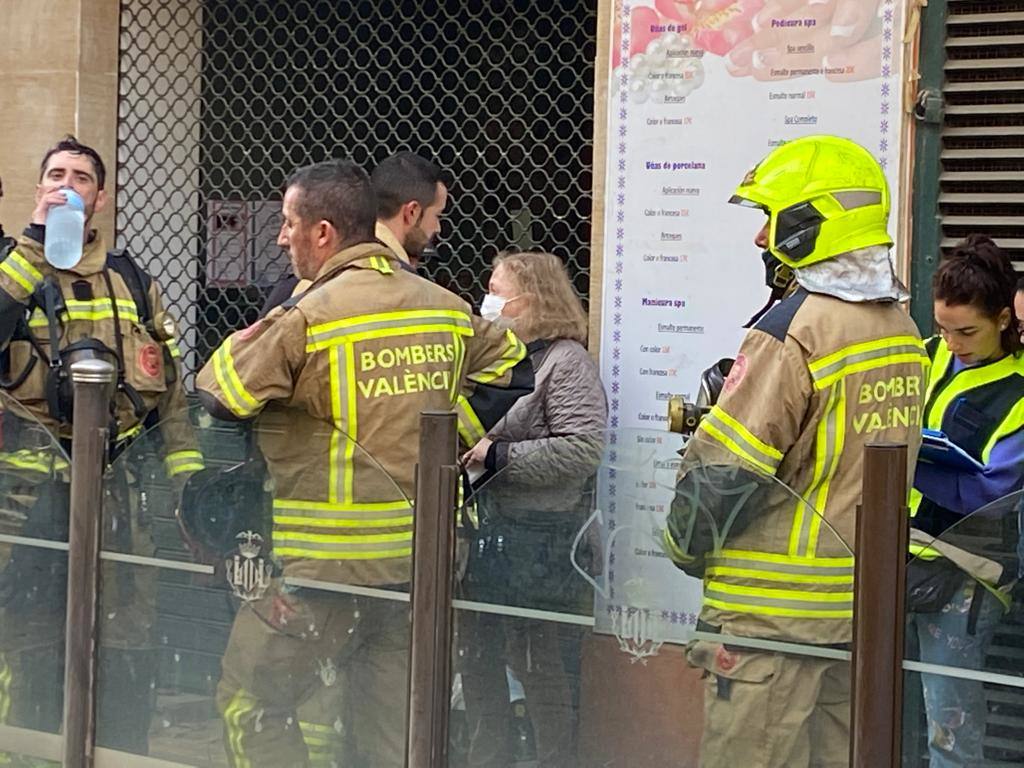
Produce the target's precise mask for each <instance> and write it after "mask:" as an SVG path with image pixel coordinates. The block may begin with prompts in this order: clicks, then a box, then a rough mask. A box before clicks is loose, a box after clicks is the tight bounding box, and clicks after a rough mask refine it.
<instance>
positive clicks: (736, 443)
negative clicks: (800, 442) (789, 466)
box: [700, 405, 782, 475]
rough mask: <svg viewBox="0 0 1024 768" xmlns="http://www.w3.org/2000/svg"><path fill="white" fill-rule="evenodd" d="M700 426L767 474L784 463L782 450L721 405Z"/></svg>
mask: <svg viewBox="0 0 1024 768" xmlns="http://www.w3.org/2000/svg"><path fill="white" fill-rule="evenodd" d="M700 428H701V429H702V430H703V431H704V432H705V433H706V434H707V435H708V436H710V437H712V438H714V439H715V440H717V441H718V442H720V443H721V444H722V445H724V446H725V447H726V448H728V449H729V450H730V451H732V452H733V453H734V454H736V455H737V456H739V457H740V458H741V459H743V460H744V461H747V462H748V463H750V464H753V465H754V466H755V467H757V468H758V469H760V470H761V471H762V472H764V473H765V474H768V475H774V474H775V472H776V471H777V470H778V468H779V464H781V463H782V451H780V450H779V449H778V448H776V447H775V446H772V445H768V443H766V442H764V441H763V440H761V439H759V438H758V437H757V436H756V435H754V433H753V432H751V431H750V430H748V429H747V428H746V427H744V426H743V425H742V424H740V423H739V422H738V421H737V420H736V419H734V418H733V417H732V416H730V415H729V414H728V413H726V412H725V410H724V409H723V408H722V407H721V406H719V405H716V406H714V407H713V408H712V409H711V412H710V413H708V415H707V416H705V417H704V420H703V421H702V422H701V425H700Z"/></svg>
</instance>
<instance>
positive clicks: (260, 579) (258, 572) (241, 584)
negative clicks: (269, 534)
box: [224, 531, 274, 602]
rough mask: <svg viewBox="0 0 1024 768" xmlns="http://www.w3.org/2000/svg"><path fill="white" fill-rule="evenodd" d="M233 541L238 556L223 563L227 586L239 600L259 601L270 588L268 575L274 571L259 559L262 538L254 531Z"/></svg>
mask: <svg viewBox="0 0 1024 768" xmlns="http://www.w3.org/2000/svg"><path fill="white" fill-rule="evenodd" d="M235 539H237V540H238V554H236V555H234V556H233V557H231V558H228V559H227V560H225V561H224V565H225V567H226V570H227V579H228V584H230V585H231V591H232V592H234V593H235V597H237V598H239V599H240V600H244V601H246V602H252V601H253V600H259V599H260V598H261V597H263V594H264V593H265V592H266V591H267V588H268V587H269V586H270V574H271V573H273V570H274V567H273V565H271V564H270V563H268V562H266V561H264V559H263V558H262V557H260V550H262V549H263V537H262V536H260V534H258V533H256V532H255V531H242V533H240V534H238V535H237V536H235Z"/></svg>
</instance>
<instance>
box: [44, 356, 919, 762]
mask: <svg viewBox="0 0 1024 768" xmlns="http://www.w3.org/2000/svg"><path fill="white" fill-rule="evenodd" d="M103 365H104V364H102V363H100V364H97V363H95V362H89V363H82V364H79V366H77V367H76V368H75V370H74V374H75V375H74V384H75V397H76V400H75V425H74V450H73V454H72V492H71V498H72V502H71V504H72V506H71V528H70V540H69V579H68V607H67V611H68V623H67V645H66V682H65V707H64V733H63V763H64V765H66V766H73V767H74V768H86V767H88V766H91V765H92V764H93V761H94V756H95V754H96V746H95V733H94V731H95V720H96V715H95V711H96V684H97V681H96V657H97V652H98V646H97V642H96V606H97V600H98V593H99V584H98V568H99V559H100V558H99V546H100V541H99V530H100V529H99V524H100V517H101V513H100V510H101V508H102V475H103V468H104V465H105V464H104V462H105V456H104V454H105V447H106V444H107V435H106V429H107V422H106V419H107V411H106V406H105V403H106V402H107V396H106V390H107V388H108V387H109V386H110V385H111V382H112V379H113V371H112V370H107V369H106V368H104V367H103ZM456 440H457V439H456V425H455V417H454V415H452V414H450V413H425V414H423V416H422V422H421V429H420V461H419V465H418V468H417V491H416V515H415V534H414V535H415V543H416V546H415V550H414V557H413V571H412V572H413V578H412V589H411V603H412V623H411V628H410V632H411V641H412V642H411V644H410V673H409V688H408V693H409V698H408V715H409V721H408V732H407V748H406V756H407V757H406V759H407V765H409V766H416V768H446V766H447V765H448V743H449V738H448V731H449V715H450V707H449V704H450V697H451V684H452V668H451V651H452V641H453V629H452V626H453V573H454V572H455V536H456V515H455V514H454V510H455V509H456V508H457V507H458V503H457V495H456V489H457V481H458V467H457V456H456V445H457V441H456ZM906 451H907V447H906V446H904V445H870V446H868V447H867V449H866V451H865V471H864V485H863V503H862V505H861V508H860V514H859V516H858V528H857V539H858V541H859V542H863V541H871V542H873V545H872V546H871V547H860V548H859V549H860V553H859V555H858V557H857V559H856V581H855V606H856V610H855V617H856V618H855V625H854V638H855V641H854V654H853V672H852V676H853V681H852V686H853V705H852V733H851V741H850V754H851V765H852V766H854V767H855V768H869V767H870V768H887V767H888V768H896V766H898V765H899V764H900V732H901V711H902V677H903V675H902V656H903V590H902V589H901V588H900V586H901V585H902V584H903V583H904V581H905V569H906V540H907V525H908V522H907V521H908V517H907V513H906V501H905V500H906V491H907V486H906V483H907V477H906V473H905V471H904V469H903V468H904V467H905V466H906ZM145 761H146V759H145V758H142V759H141V762H140V763H139V764H143V763H144V762H145Z"/></svg>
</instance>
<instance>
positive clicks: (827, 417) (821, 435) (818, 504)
mask: <svg viewBox="0 0 1024 768" xmlns="http://www.w3.org/2000/svg"><path fill="white" fill-rule="evenodd" d="M845 441H846V381H845V379H842V378H840V379H837V380H834V381H833V383H832V385H831V389H830V391H829V396H828V402H827V403H826V405H825V413H824V416H823V418H822V419H821V421H819V422H818V428H817V433H816V435H815V444H814V475H813V476H812V477H811V482H810V484H809V485H808V486H807V488H806V489H805V490H804V493H803V495H802V496H801V497H800V498H798V499H797V500H796V507H795V509H794V513H793V527H792V529H791V530H790V534H789V554H790V555H791V556H794V557H814V555H815V553H816V552H817V548H818V537H819V535H820V534H821V521H822V513H823V511H824V509H825V505H826V504H827V503H828V492H829V486H830V484H831V482H832V478H833V477H835V474H836V472H837V471H838V470H839V458H840V457H841V456H842V453H843V446H844V443H845Z"/></svg>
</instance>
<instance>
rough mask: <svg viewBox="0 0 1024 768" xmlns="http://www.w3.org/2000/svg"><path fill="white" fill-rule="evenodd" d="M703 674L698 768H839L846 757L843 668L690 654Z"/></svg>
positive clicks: (789, 659) (794, 659)
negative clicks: (701, 735) (702, 715)
mask: <svg viewBox="0 0 1024 768" xmlns="http://www.w3.org/2000/svg"><path fill="white" fill-rule="evenodd" d="M689 658H690V661H691V663H693V664H695V665H696V666H699V667H703V668H704V669H705V670H706V671H707V674H706V678H705V680H706V685H705V690H704V736H703V738H702V740H701V751H700V765H701V768H736V766H743V768H846V766H848V764H849V750H850V664H849V662H845V661H833V660H830V659H821V658H817V657H809V656H795V655H788V654H779V653H765V652H760V651H748V650H746V649H742V648H735V647H733V646H729V647H725V646H722V645H720V644H717V643H705V642H698V643H695V644H694V646H692V647H691V649H690V653H689Z"/></svg>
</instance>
